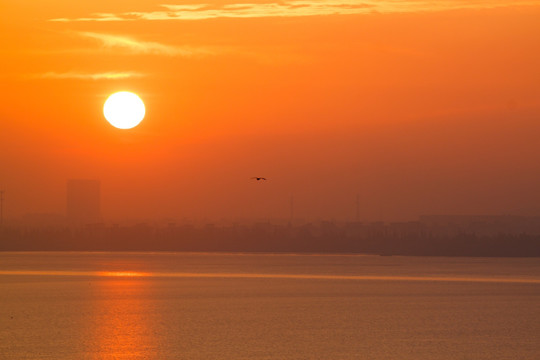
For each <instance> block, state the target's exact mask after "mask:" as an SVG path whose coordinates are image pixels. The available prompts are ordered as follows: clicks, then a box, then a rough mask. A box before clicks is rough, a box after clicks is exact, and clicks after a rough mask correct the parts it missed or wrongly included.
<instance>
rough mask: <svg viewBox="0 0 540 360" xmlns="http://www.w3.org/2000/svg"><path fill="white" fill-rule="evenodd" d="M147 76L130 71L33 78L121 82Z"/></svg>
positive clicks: (74, 73)
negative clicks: (121, 80)
mask: <svg viewBox="0 0 540 360" xmlns="http://www.w3.org/2000/svg"><path fill="white" fill-rule="evenodd" d="M144 76H146V75H145V74H142V73H138V72H130V71H110V72H103V73H80V72H71V71H70V72H64V73H57V72H47V73H44V74H39V75H33V76H32V77H33V78H41V79H74V80H119V79H127V78H139V77H144Z"/></svg>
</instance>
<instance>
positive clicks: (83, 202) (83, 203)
mask: <svg viewBox="0 0 540 360" xmlns="http://www.w3.org/2000/svg"><path fill="white" fill-rule="evenodd" d="M100 203H101V201H100V183H99V181H98V180H68V182H67V219H68V221H69V222H70V223H71V224H73V225H84V224H89V223H96V222H100V221H101V209H100Z"/></svg>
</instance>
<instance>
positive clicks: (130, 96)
mask: <svg viewBox="0 0 540 360" xmlns="http://www.w3.org/2000/svg"><path fill="white" fill-rule="evenodd" d="M145 113H146V109H145V107H144V103H143V101H142V100H141V98H140V97H139V96H137V95H136V94H134V93H132V92H129V91H120V92H117V93H114V94H112V95H111V96H109V97H108V98H107V100H106V101H105V104H104V105H103V115H105V119H107V121H108V122H109V123H110V124H111V125H112V126H114V127H116V128H118V129H131V128H134V127H135V126H137V125H139V124H140V122H141V121H142V120H143V119H144V114H145Z"/></svg>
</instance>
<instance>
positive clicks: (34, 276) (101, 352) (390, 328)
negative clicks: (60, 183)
mask: <svg viewBox="0 0 540 360" xmlns="http://www.w3.org/2000/svg"><path fill="white" fill-rule="evenodd" d="M539 358H540V259H537V258H521V259H502V258H443V257H437V258H432V257H399V256H362V255H295V254H285V255H284V254H191V253H99V252H95V253H91V252H90V253H88V252H86V253H85V252H20V253H14V252H4V253H0V359H186V360H188V359H232V360H235V359H238V360H240V359H280V360H281V359H291V360H292V359H329V360H330V359H372V360H378V359H414V360H422V359H426V360H427V359H429V360H436V359H449V360H450V359H475V360H476V359H490V360H494V359H539Z"/></svg>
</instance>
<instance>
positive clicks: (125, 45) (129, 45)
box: [77, 32, 214, 57]
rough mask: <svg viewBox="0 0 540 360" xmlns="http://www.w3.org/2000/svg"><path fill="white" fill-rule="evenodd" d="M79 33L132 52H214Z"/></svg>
mask: <svg viewBox="0 0 540 360" xmlns="http://www.w3.org/2000/svg"><path fill="white" fill-rule="evenodd" d="M77 34H78V35H80V36H82V37H86V38H90V39H94V40H97V41H99V42H100V43H101V44H102V46H104V47H105V48H120V49H124V50H126V51H127V52H129V53H131V54H152V55H167V56H185V57H191V56H198V55H212V54H214V52H213V51H211V50H210V49H208V48H201V47H189V46H173V45H166V44H161V43H158V42H152V41H140V40H136V39H134V38H132V37H128V36H120V35H111V34H102V33H94V32H78V33H77Z"/></svg>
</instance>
